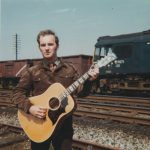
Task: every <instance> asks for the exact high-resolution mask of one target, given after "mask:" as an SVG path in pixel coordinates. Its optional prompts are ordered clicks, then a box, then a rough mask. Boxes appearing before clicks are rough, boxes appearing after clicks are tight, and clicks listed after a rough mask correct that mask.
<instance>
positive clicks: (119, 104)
mask: <svg viewBox="0 0 150 150" xmlns="http://www.w3.org/2000/svg"><path fill="white" fill-rule="evenodd" d="M11 92H12V91H11V90H0V106H4V107H14V105H13V104H12V103H11V101H10V96H11ZM76 99H77V104H78V107H77V111H75V112H74V116H77V117H91V118H95V119H109V120H114V121H120V122H127V123H135V124H142V125H148V126H150V98H141V97H121V96H92V95H90V96H87V97H85V98H76Z"/></svg>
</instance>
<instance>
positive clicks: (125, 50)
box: [94, 44, 133, 61]
mask: <svg viewBox="0 0 150 150" xmlns="http://www.w3.org/2000/svg"><path fill="white" fill-rule="evenodd" d="M111 52H113V53H115V54H116V55H117V57H118V58H119V59H124V58H129V57H131V55H132V52H133V45H132V44H126V45H125V44H124V45H109V46H108V45H107V46H106V45H105V46H101V47H96V49H95V53H94V61H97V60H99V59H101V58H103V57H104V56H106V55H107V54H108V53H111Z"/></svg>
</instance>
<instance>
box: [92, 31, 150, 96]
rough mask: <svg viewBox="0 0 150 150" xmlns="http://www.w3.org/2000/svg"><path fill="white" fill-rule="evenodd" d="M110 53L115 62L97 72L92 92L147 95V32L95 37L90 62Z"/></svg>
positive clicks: (149, 56)
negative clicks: (98, 74)
mask: <svg viewBox="0 0 150 150" xmlns="http://www.w3.org/2000/svg"><path fill="white" fill-rule="evenodd" d="M112 52H113V53H114V54H116V56H117V59H116V60H115V61H114V62H112V63H111V64H109V65H107V66H106V67H103V68H101V69H100V72H101V73H100V77H99V79H98V80H97V81H96V82H95V87H96V88H95V90H93V92H97V87H98V93H100V94H117V95H127V96H128V95H131V96H132V95H133V96H150V30H146V31H142V32H136V33H130V34H120V35H115V36H101V37H99V38H98V39H97V42H96V44H95V50H94V58H93V61H94V62H97V61H98V60H100V59H101V58H103V57H105V56H106V55H107V54H108V53H112Z"/></svg>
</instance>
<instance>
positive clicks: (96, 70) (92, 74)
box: [88, 65, 99, 81]
mask: <svg viewBox="0 0 150 150" xmlns="http://www.w3.org/2000/svg"><path fill="white" fill-rule="evenodd" d="M88 74H89V75H90V78H89V80H90V81H93V80H95V79H96V78H97V77H98V76H99V68H98V67H97V66H96V65H93V66H92V67H91V68H90V70H89V71H88Z"/></svg>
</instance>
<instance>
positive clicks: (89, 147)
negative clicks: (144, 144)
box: [0, 124, 119, 150]
mask: <svg viewBox="0 0 150 150" xmlns="http://www.w3.org/2000/svg"><path fill="white" fill-rule="evenodd" d="M0 128H1V129H0V139H2V140H1V141H0V150H3V149H5V148H6V149H11V148H12V149H14V147H15V150H20V148H21V149H22V147H24V146H23V144H25V143H23V142H25V141H28V138H27V137H26V136H25V135H24V134H23V130H22V128H21V127H18V126H14V125H10V124H0ZM28 145H30V144H29V141H28ZM72 148H73V150H119V149H116V148H112V147H106V146H102V145H99V144H95V143H91V142H88V141H83V140H78V139H73V147H72ZM22 150H29V147H28V148H26V149H22Z"/></svg>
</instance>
